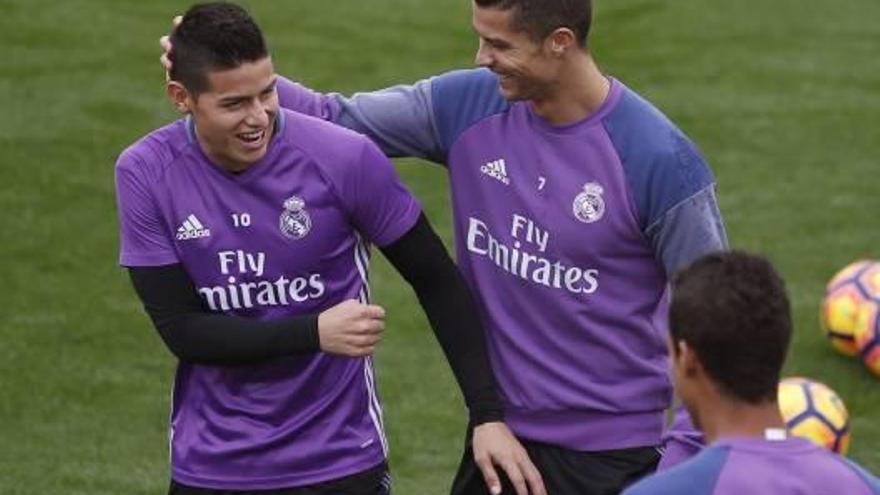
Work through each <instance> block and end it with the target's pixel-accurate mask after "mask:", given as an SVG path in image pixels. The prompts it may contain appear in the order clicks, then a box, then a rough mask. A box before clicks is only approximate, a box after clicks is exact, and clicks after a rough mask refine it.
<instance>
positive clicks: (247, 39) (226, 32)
mask: <svg viewBox="0 0 880 495" xmlns="http://www.w3.org/2000/svg"><path fill="white" fill-rule="evenodd" d="M268 56H269V51H268V48H267V47H266V40H265V39H264V38H263V33H262V31H260V28H259V26H257V24H256V23H255V22H254V20H253V19H252V18H251V16H250V15H249V14H248V13H247V11H246V10H244V9H243V8H242V7H240V6H238V5H235V4H232V3H226V2H215V3H203V4H197V5H194V6H192V7H190V9H189V10H187V11H186V14H184V16H183V20H182V21H181V23H180V25H178V26H177V27H176V28H175V29H174V31H173V32H172V33H171V53H170V54H169V57H170V58H171V62H172V68H171V72H170V74H169V76H170V77H171V79H172V80H174V81H177V82H179V83H181V84H183V85H184V87H186V89H187V90H188V91H190V92H191V93H194V94H195V95H198V94H199V93H201V92H204V91H206V90H207V89H208V74H207V73H208V71H210V70H224V69H234V68H236V67H238V66H240V65H241V64H243V63H246V62H256V61H258V60H260V59H263V58H265V57H268Z"/></svg>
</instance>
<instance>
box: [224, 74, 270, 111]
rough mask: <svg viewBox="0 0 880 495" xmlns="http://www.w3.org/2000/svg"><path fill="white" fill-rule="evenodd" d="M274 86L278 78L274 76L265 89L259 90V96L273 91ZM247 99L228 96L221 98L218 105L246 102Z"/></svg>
mask: <svg viewBox="0 0 880 495" xmlns="http://www.w3.org/2000/svg"><path fill="white" fill-rule="evenodd" d="M276 84H278V76H275V77H274V78H273V79H272V81H271V82H270V83H269V84H267V85H266V87H265V88H263V89H261V90H260V93H259V94H261V95H262V94H266V93H268V92H270V91H272V90H273V89H275V85H276ZM248 98H250V97H249V96H245V95H229V96H225V97H223V98H221V99H220V104H221V105H228V104H230V103H237V102H239V101H244V100H247V99H248Z"/></svg>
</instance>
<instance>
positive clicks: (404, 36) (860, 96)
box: [0, 0, 880, 495]
mask: <svg viewBox="0 0 880 495" xmlns="http://www.w3.org/2000/svg"><path fill="white" fill-rule="evenodd" d="M596 3H597V4H598V5H597V20H596V23H595V27H594V35H593V47H594V51H595V53H596V55H597V58H598V60H599V61H600V63H601V64H602V66H603V67H604V69H605V70H606V71H607V72H609V73H610V74H613V75H614V76H616V77H618V78H619V79H621V80H623V81H624V82H626V83H627V84H628V85H629V86H630V87H632V88H634V89H636V90H637V91H639V92H641V93H642V94H643V95H645V96H647V97H648V98H649V99H651V100H652V101H654V102H655V103H656V104H657V105H658V106H659V107H660V108H662V109H663V110H664V111H665V112H666V113H667V114H669V115H670V116H671V117H672V118H673V119H674V120H675V121H677V122H678V123H679V124H680V125H681V126H682V127H683V128H684V129H685V130H686V132H688V133H689V134H690V135H691V136H692V137H693V138H694V139H695V141H696V142H697V143H698V144H699V145H700V147H701V148H702V150H703V151H704V153H705V155H706V156H707V158H708V159H709V161H710V162H711V163H712V166H713V168H714V170H715V172H716V174H717V177H718V180H719V193H720V201H721V207H722V210H723V213H724V215H725V218H726V221H727V227H728V230H729V234H730V238H731V242H732V244H733V245H734V246H736V247H740V248H745V249H750V250H756V251H760V252H763V253H765V254H767V255H769V256H770V257H771V258H772V259H773V260H774V261H775V262H776V263H777V264H778V266H779V267H780V268H781V270H782V271H783V273H784V275H785V276H786V277H787V279H788V282H789V289H790V292H791V296H792V298H793V303H794V309H795V312H796V314H795V317H796V325H797V333H796V337H795V342H794V349H793V351H792V355H791V360H790V362H789V364H788V367H787V372H788V374H802V375H806V376H810V377H814V378H817V379H820V380H822V381H825V382H826V383H828V384H829V385H831V386H832V387H833V388H835V389H836V390H837V391H838V392H839V393H840V394H841V395H842V397H843V398H844V400H845V402H846V403H847V405H848V406H849V408H850V411H851V413H852V416H853V432H854V433H853V445H852V449H851V457H852V458H854V459H856V460H857V461H859V462H861V463H862V464H864V465H865V466H866V467H868V468H869V469H871V470H873V471H875V472H880V381H878V380H877V379H874V378H872V377H871V376H870V375H869V374H868V373H867V372H866V371H865V369H864V368H863V367H862V366H861V365H860V364H859V363H857V362H855V361H851V360H848V359H845V358H843V357H840V356H838V355H837V354H835V353H834V352H833V351H832V350H831V349H830V347H829V346H828V345H827V344H826V343H825V342H824V340H823V337H822V336H821V335H820V332H819V330H818V323H817V316H816V315H817V301H818V300H819V298H820V297H821V294H822V291H823V287H824V284H825V281H826V280H827V279H828V278H829V277H830V276H831V275H832V274H833V273H834V272H835V271H836V270H837V269H838V268H840V267H842V266H843V265H845V264H846V263H848V262H850V261H852V260H854V259H856V258H859V257H865V256H873V257H880V234H878V232H880V217H878V213H880V194H878V184H880V182H878V175H880V57H878V40H880V26H878V24H877V19H880V2H877V0H838V1H837V2H827V1H819V0H774V1H766V0H739V1H736V2H707V1H702V0H678V1H674V2H673V1H663V0H613V1H612V0H604V1H603V0H597V1H596ZM246 4H247V6H248V7H249V8H250V9H251V11H252V13H253V14H254V15H255V17H256V18H257V20H258V21H259V22H260V23H261V24H262V26H263V28H264V30H265V32H266V35H267V37H268V38H269V41H270V43H271V45H272V47H273V49H274V51H275V65H276V68H277V70H278V71H279V72H280V73H282V74H286V75H289V76H292V77H294V78H297V79H299V80H301V81H303V82H305V83H306V84H309V85H312V86H313V87H316V88H319V89H322V90H334V91H343V92H349V91H353V90H358V89H372V88H379V87H383V86H385V85H389V84H392V83H396V82H410V81H414V80H416V79H418V78H420V77H424V76H428V75H431V74H435V73H438V72H441V71H444V70H447V69H452V68H457V67H464V66H469V65H470V64H471V61H472V57H473V51H474V48H475V46H476V40H475V37H474V36H473V34H472V32H471V29H470V24H469V19H470V7H469V3H468V2H467V1H465V0H454V1H452V0H368V1H362V0H360V1H359V0H334V1H329V2H328V1H323V0H297V1H290V2H283V3H282V2H269V1H250V2H247V3H246ZM186 6H187V4H186V3H185V2H172V1H167V0H162V1H159V0H155V1H151V2H136V1H134V0H128V1H110V0H68V1H65V2H60V1H48V0H30V1H24V0H0V41H2V47H3V52H4V53H3V61H2V63H0V103H2V107H0V108H2V109H3V111H4V118H3V119H2V121H0V166H2V172H3V173H2V186H0V208H2V209H0V211H2V239H3V242H2V243H0V260H2V274H3V282H2V287H3V289H2V294H3V300H4V303H5V305H4V307H5V309H4V311H2V313H0V444H2V448H0V493H3V494H8V495H14V494H16V495H17V494H28V495H30V494H56V493H57V494H60V493H64V494H68V495H75V494H89V495H99V494H107V495H110V494H112V495H119V494H159V493H164V490H165V489H166V486H167V477H168V466H167V438H166V436H167V435H166V421H167V416H168V402H169V391H170V380H171V377H172V372H173V368H174V360H173V359H172V356H171V355H170V353H169V352H168V351H167V350H165V348H164V347H163V345H162V343H161V342H160V340H159V339H158V337H157V335H156V333H155V331H154V330H153V329H152V327H151V325H150V324H149V322H148V320H147V318H146V316H145V315H144V313H143V311H142V310H141V308H140V305H139V303H138V302H137V300H136V298H135V296H134V293H133V291H132V290H131V288H130V286H129V283H128V280H127V277H126V276H125V273H124V272H123V270H121V269H120V268H119V267H118V266H117V264H116V259H117V233H116V218H115V206H114V196H113V178H112V176H113V164H114V161H115V158H116V156H117V155H118V153H119V152H120V151H121V150H122V149H123V148H124V147H125V146H126V145H127V144H128V143H130V142H132V141H133V140H135V139H136V138H138V137H140V136H141V135H143V134H145V133H146V132H148V131H150V130H151V129H153V128H155V127H158V126H160V125H163V124H164V123H166V122H168V121H170V120H171V119H173V118H174V117H175V116H174V113H173V112H172V111H171V108H170V106H169V105H168V103H167V102H166V101H165V99H164V96H163V95H164V93H163V77H162V73H161V70H160V69H159V67H158V63H157V57H158V48H157V44H156V38H157V37H158V36H159V35H160V34H162V33H163V32H165V31H166V30H167V28H168V24H169V21H170V18H171V15H172V14H174V13H178V12H182V11H183V10H184V9H185V8H186ZM398 168H399V170H400V171H401V174H402V175H403V176H404V179H405V180H406V182H407V183H408V184H409V185H410V186H411V188H412V189H413V190H414V191H415V192H416V194H417V195H418V196H419V197H420V198H421V199H422V200H423V202H424V204H425V206H426V208H427V210H428V212H429V215H430V217H431V218H432V220H433V221H434V222H435V223H436V224H437V225H438V226H439V227H440V229H441V230H442V232H443V233H444V234H445V235H446V240H447V243H451V237H450V236H449V232H450V228H449V211H448V199H447V192H446V186H445V181H446V179H445V176H444V174H443V173H442V169H440V168H439V167H429V166H424V164H421V163H416V162H414V161H400V162H399V167H398ZM379 258H381V257H379ZM375 266H376V269H375V272H374V276H373V279H374V280H375V283H374V294H375V298H376V300H377V301H378V302H379V303H380V304H383V305H385V306H386V307H387V308H388V311H389V319H390V323H389V330H388V331H387V333H386V341H385V344H384V346H383V348H382V349H381V351H380V352H379V354H378V358H377V361H378V374H379V380H380V387H381V392H382V395H383V398H384V401H385V405H386V423H387V425H388V429H389V436H390V441H391V447H392V466H393V470H394V472H395V475H396V487H397V493H400V494H441V493H445V491H446V489H447V486H448V484H449V481H450V480H451V477H452V475H453V473H454V470H455V467H456V465H457V462H458V456H459V454H460V445H461V441H462V435H461V434H462V431H463V427H464V418H465V416H464V409H463V406H462V403H461V400H460V398H459V395H458V392H457V389H456V388H455V386H454V384H453V381H452V376H451V373H450V372H449V371H448V369H447V367H446V365H445V363H444V361H443V359H442V357H441V354H440V352H439V349H438V346H436V345H435V343H434V341H433V337H432V336H431V334H430V331H429V330H428V328H427V325H426V321H425V319H424V317H423V316H422V315H421V313H420V312H419V311H417V310H416V309H415V308H416V307H417V305H416V301H415V298H414V297H413V295H412V294H411V292H410V290H409V289H408V288H407V287H406V286H405V285H404V283H403V282H402V280H401V279H400V278H399V277H398V276H397V275H395V274H393V273H392V271H391V270H390V269H389V267H388V265H387V263H385V261H384V260H382V259H377V260H376V263H375Z"/></svg>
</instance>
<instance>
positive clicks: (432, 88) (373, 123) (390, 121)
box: [278, 69, 507, 163]
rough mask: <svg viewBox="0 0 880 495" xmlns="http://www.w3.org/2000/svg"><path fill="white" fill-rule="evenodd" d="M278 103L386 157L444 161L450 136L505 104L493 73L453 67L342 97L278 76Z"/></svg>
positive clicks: (456, 134) (451, 138) (453, 138)
mask: <svg viewBox="0 0 880 495" xmlns="http://www.w3.org/2000/svg"><path fill="white" fill-rule="evenodd" d="M278 94H279V100H280V103H281V106H282V107H284V108H288V109H290V110H293V111H295V112H299V113H305V114H307V115H311V116H313V117H318V118H321V119H324V120H329V121H331V122H334V123H336V124H338V125H341V126H343V127H347V128H349V129H351V130H353V131H356V132H359V133H361V134H364V135H366V136H367V137H369V138H370V139H372V140H373V142H375V143H376V144H377V145H379V148H380V149H381V150H382V152H383V153H385V154H386V155H387V156H391V157H398V156H414V157H418V158H424V159H426V160H430V161H433V162H436V163H445V162H446V157H447V155H448V153H449V149H450V147H451V146H452V144H453V143H454V142H455V140H456V138H457V137H458V136H459V135H460V134H461V133H462V132H463V131H464V130H465V129H467V128H468V127H469V126H471V125H472V124H473V123H474V122H477V121H479V120H481V119H482V118H484V117H486V116H488V115H491V114H493V113H497V112H499V111H501V110H503V109H504V108H506V107H507V103H506V101H505V100H504V98H503V97H502V96H501V94H500V92H499V91H498V82H497V78H496V77H495V76H494V75H493V74H492V73H491V72H490V71H488V70H485V69H470V70H458V71H453V72H448V73H446V74H441V75H439V76H435V77H432V78H429V79H424V80H421V81H418V82H417V83H415V84H411V85H399V86H393V87H390V88H386V89H382V90H378V91H370V92H362V93H355V94H354V95H352V96H350V97H349V96H343V95H340V94H336V93H331V94H321V93H317V92H315V91H312V90H310V89H308V88H306V87H304V86H302V85H300V84H298V83H295V82H293V81H290V80H288V79H284V78H279V81H278Z"/></svg>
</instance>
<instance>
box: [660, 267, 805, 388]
mask: <svg viewBox="0 0 880 495" xmlns="http://www.w3.org/2000/svg"><path fill="white" fill-rule="evenodd" d="M669 331H670V336H671V339H672V344H673V352H674V353H675V352H677V348H678V346H679V343H680V342H684V343H686V344H687V346H688V347H690V348H691V349H692V350H693V352H694V353H695V354H696V356H697V359H698V360H699V361H700V364H701V365H702V367H703V369H704V370H705V373H706V374H707V375H708V377H709V379H710V380H711V381H712V382H713V383H715V384H716V385H717V387H718V389H719V392H720V393H722V394H723V395H725V396H726V397H727V398H729V399H734V400H736V401H741V402H746V403H750V404H760V403H765V402H768V401H772V402H775V401H776V393H777V386H778V383H779V378H780V373H781V372H782V366H783V363H784V362H785V357H786V354H787V350H788V345H789V341H790V340H791V332H792V323H791V309H790V304H789V300H788V296H787V295H786V292H785V283H784V282H783V280H782V277H780V275H779V274H778V273H777V272H776V270H775V269H774V268H773V265H771V264H770V262H769V261H767V260H766V259H764V258H762V257H760V256H755V255H751V254H747V253H743V252H738V251H731V252H719V253H714V254H710V255H707V256H705V257H703V258H700V259H699V260H697V261H695V262H694V263H692V264H691V265H689V266H687V267H686V268H685V269H683V270H682V271H681V272H679V273H678V274H677V275H676V277H675V279H674V281H673V286H672V303H671V306H670V312H669Z"/></svg>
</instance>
